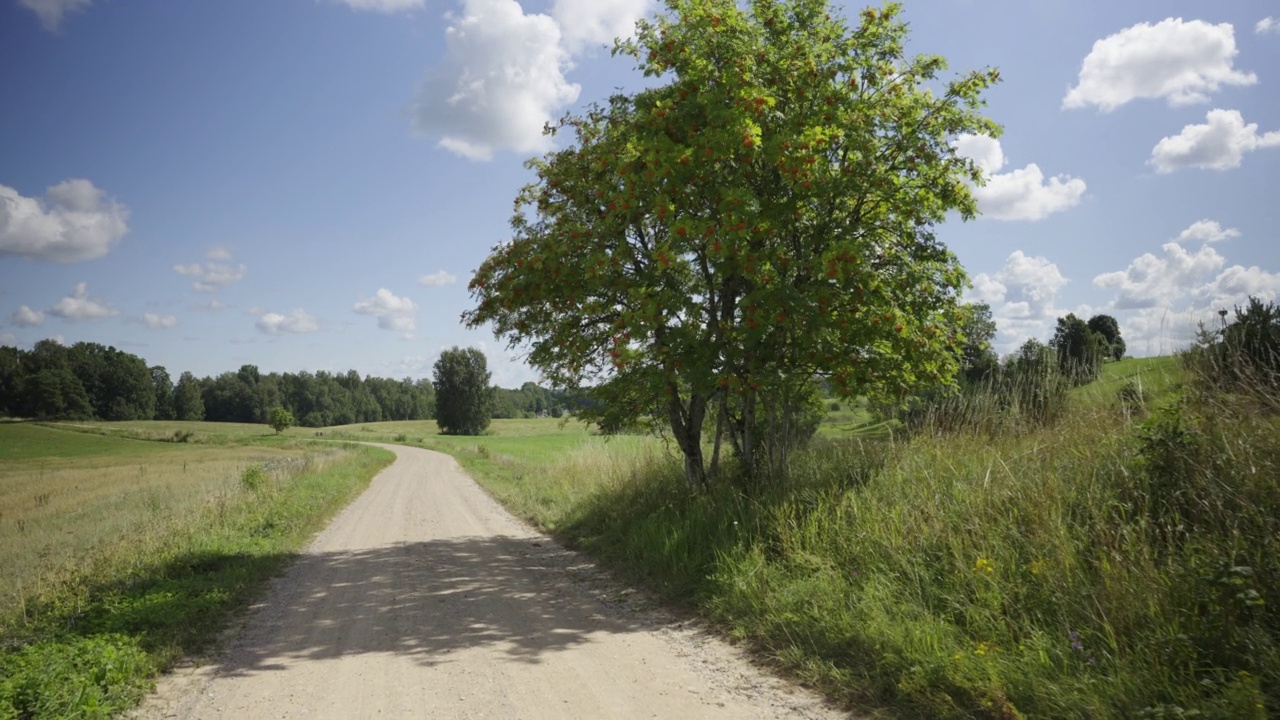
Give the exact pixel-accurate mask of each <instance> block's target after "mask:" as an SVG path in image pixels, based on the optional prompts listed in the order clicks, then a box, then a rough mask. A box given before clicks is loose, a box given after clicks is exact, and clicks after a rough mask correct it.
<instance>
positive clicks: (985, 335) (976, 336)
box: [960, 303, 1000, 385]
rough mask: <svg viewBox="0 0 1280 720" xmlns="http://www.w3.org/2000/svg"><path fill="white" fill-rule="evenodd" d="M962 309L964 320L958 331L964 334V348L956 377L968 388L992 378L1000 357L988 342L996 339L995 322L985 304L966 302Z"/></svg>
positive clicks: (988, 306)
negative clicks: (962, 380) (967, 384)
mask: <svg viewBox="0 0 1280 720" xmlns="http://www.w3.org/2000/svg"><path fill="white" fill-rule="evenodd" d="M962 309H963V310H964V320H963V322H962V323H961V325H960V331H961V333H963V334H964V346H963V347H962V348H961V355H960V375H961V377H963V378H964V379H965V381H966V382H968V383H969V384H970V385H977V384H981V383H982V382H984V381H986V380H989V379H990V378H992V377H993V376H994V375H995V374H996V373H997V372H998V371H999V369H1000V358H999V357H998V356H997V355H996V352H995V350H992V349H991V341H992V340H995V337H996V321H995V320H994V319H993V318H992V317H991V306H990V305H988V304H987V303H966V304H965V305H964V306H962Z"/></svg>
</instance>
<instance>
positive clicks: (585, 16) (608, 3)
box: [551, 0, 653, 53]
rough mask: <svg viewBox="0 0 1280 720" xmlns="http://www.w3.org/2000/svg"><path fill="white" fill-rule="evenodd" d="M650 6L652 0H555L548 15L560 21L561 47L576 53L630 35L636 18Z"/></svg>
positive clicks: (609, 43)
mask: <svg viewBox="0 0 1280 720" xmlns="http://www.w3.org/2000/svg"><path fill="white" fill-rule="evenodd" d="M652 6H653V2H652V0H555V4H554V5H552V6H551V17H553V18H555V20H556V23H558V24H559V25H560V35H561V37H562V38H563V40H564V45H565V47H567V48H568V49H569V50H570V51H571V52H574V53H577V52H580V51H582V50H584V49H587V48H589V47H591V46H597V47H598V46H602V45H603V46H612V45H613V40H614V38H624V39H625V38H629V37H631V36H633V35H634V34H635V29H636V20H639V19H640V18H641V17H643V16H645V15H647V14H648V13H649V10H650V8H652Z"/></svg>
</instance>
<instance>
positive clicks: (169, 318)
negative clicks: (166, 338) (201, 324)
mask: <svg viewBox="0 0 1280 720" xmlns="http://www.w3.org/2000/svg"><path fill="white" fill-rule="evenodd" d="M142 322H144V323H146V325H147V327H149V328H151V329H152V330H165V329H168V328H175V327H178V318H176V317H174V316H173V315H157V314H156V313H143V314H142Z"/></svg>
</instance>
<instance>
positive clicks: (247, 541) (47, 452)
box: [0, 423, 392, 718]
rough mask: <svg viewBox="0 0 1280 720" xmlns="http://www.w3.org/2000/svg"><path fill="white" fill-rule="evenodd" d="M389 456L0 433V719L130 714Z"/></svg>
mask: <svg viewBox="0 0 1280 720" xmlns="http://www.w3.org/2000/svg"><path fill="white" fill-rule="evenodd" d="M179 425H181V427H179ZM175 432H177V433H179V437H181V436H182V434H183V433H188V432H198V433H200V437H199V438H197V437H195V436H188V437H186V438H185V441H184V442H175V441H174V440H175V437H174V433H175ZM140 437H146V438H154V439H149V440H140V439H136V438H140ZM161 440H165V441H161ZM391 459H392V457H391V454H390V453H387V452H385V451H382V450H378V449H375V448H364V447H358V446H351V445H343V444H340V443H317V442H311V441H309V440H304V439H302V438H301V437H281V438H276V437H273V433H271V431H270V430H267V431H266V432H265V433H264V432H263V428H262V427H261V426H228V427H218V426H212V425H209V426H200V425H199V424H176V423H170V424H166V425H161V424H156V423H147V424H125V423H121V424H118V425H111V424H103V425H98V426H95V427H86V426H83V425H77V426H66V427H58V426H48V425H38V424H32V423H0V718H10V717H14V718H82V717H108V716H111V715H113V714H116V713H119V712H120V711H122V710H124V709H126V708H128V707H130V706H131V705H132V704H133V703H135V702H136V701H137V700H138V699H140V698H141V696H142V695H143V694H144V693H145V692H146V690H147V688H149V687H150V685H151V682H152V679H153V677H154V675H155V673H156V672H157V671H158V670H163V669H164V668H167V667H169V666H171V665H172V664H173V663H174V662H176V661H177V660H178V659H179V658H181V657H184V656H189V655H193V654H199V653H202V652H205V651H207V650H208V649H209V648H210V647H211V644H212V643H213V642H214V639H215V638H216V637H217V635H218V633H219V632H220V631H221V630H222V629H223V628H224V627H225V626H226V624H227V623H228V622H229V620H230V618H232V617H233V616H234V615H235V614H236V613H238V612H240V611H241V610H242V609H243V608H245V607H246V606H247V605H248V604H249V603H250V601H251V600H252V599H253V598H254V597H255V596H256V595H257V594H258V593H259V592H261V591H262V589H263V588H264V587H265V583H266V581H267V580H268V579H270V577H271V576H272V575H274V574H275V573H277V572H279V571H280V570H281V569H282V568H283V567H284V566H285V565H286V564H287V563H288V562H289V561H290V560H291V559H292V558H293V557H294V553H295V552H296V551H297V549H298V548H300V547H301V545H302V544H303V543H305V542H306V541H307V539H308V538H309V537H310V536H311V535H312V533H314V532H315V531H316V530H318V529H319V528H321V527H323V526H324V524H325V523H326V522H327V521H328V519H329V518H330V517H331V516H332V515H333V513H335V512H336V511H337V510H338V509H340V508H341V507H343V506H344V505H345V504H346V503H347V502H349V501H350V500H351V499H352V498H354V497H355V496H356V495H357V494H358V493H359V492H360V491H361V490H363V489H364V487H366V486H367V483H368V482H369V480H370V479H371V478H372V477H373V475H374V474H375V473H376V472H377V471H378V470H379V469H381V468H382V467H384V466H385V465H386V464H387V463H388V462H390V460H391Z"/></svg>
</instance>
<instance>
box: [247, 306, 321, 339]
mask: <svg viewBox="0 0 1280 720" xmlns="http://www.w3.org/2000/svg"><path fill="white" fill-rule="evenodd" d="M255 324H256V325H257V328H258V329H259V330H261V331H262V332H264V333H266V334H268V335H295V334H300V333H312V332H316V331H317V330H319V329H320V326H319V324H318V323H317V322H316V319H315V318H314V317H313V316H311V315H308V314H307V313H306V311H305V310H303V309H302V308H298V309H297V310H294V311H293V312H292V313H291V314H289V315H281V314H280V313H273V312H269V313H264V314H263V316H262V317H260V318H258V322H257V323H255Z"/></svg>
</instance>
